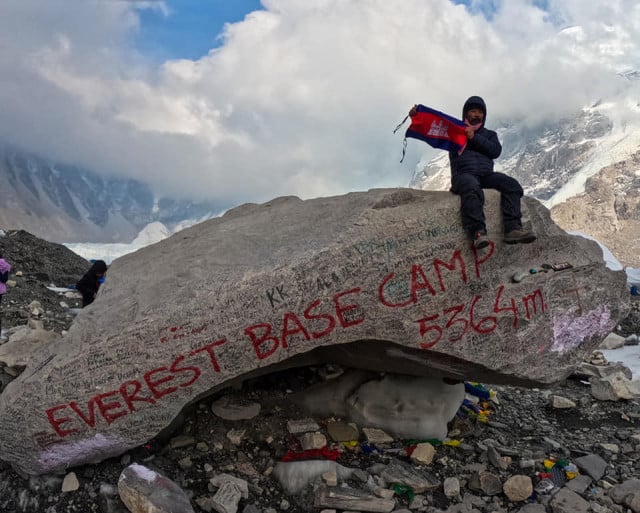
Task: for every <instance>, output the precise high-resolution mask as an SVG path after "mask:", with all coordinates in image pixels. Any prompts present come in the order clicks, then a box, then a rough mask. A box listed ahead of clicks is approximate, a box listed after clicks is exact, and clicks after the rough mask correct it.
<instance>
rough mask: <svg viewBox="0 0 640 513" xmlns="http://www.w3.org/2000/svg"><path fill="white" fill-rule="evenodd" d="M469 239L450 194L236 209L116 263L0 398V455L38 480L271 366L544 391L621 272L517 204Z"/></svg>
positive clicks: (608, 325) (105, 453)
mask: <svg viewBox="0 0 640 513" xmlns="http://www.w3.org/2000/svg"><path fill="white" fill-rule="evenodd" d="M499 201H500V199H499V195H498V194H493V193H492V192H489V193H488V194H487V207H486V213H487V218H488V221H489V236H490V238H491V239H492V242H491V244H490V245H489V247H488V248H484V249H483V250H479V251H475V250H474V249H473V248H472V247H471V246H470V244H469V243H468V241H466V240H465V238H464V236H463V232H462V228H461V225H460V222H459V214H458V209H459V198H458V197H457V196H454V195H452V194H449V193H446V192H428V191H418V190H411V189H385V190H372V191H369V192H366V193H365V192H363V193H351V194H347V195H345V196H340V197H331V198H319V199H314V200H308V201H302V200H300V199H298V198H295V197H285V198H278V199H275V200H273V201H271V202H269V203H266V204H262V205H255V204H250V205H243V206H241V207H238V208H236V209H234V210H231V211H229V212H227V213H226V214H225V215H224V216H223V217H221V218H218V219H213V220H209V221H206V222H204V223H201V224H199V225H196V226H194V227H192V228H189V229H187V230H184V231H182V232H180V233H178V234H176V235H174V236H172V237H170V238H169V239H166V240H164V241H162V242H160V243H157V244H155V245H153V246H149V247H147V248H144V249H142V250H140V251H137V252H135V253H132V254H129V255H127V256H125V257H122V258H120V259H118V260H117V261H115V262H114V263H113V265H112V266H111V268H110V269H109V272H108V277H107V281H106V283H105V284H104V286H103V287H102V288H101V289H100V293H99V295H98V297H97V299H96V301H95V302H94V303H93V304H92V305H90V306H89V307H88V308H86V309H84V310H83V311H82V312H81V313H80V314H79V315H78V317H77V319H76V320H75V321H74V324H73V325H72V327H71V329H70V330H69V332H68V334H66V335H65V336H64V337H62V339H61V340H60V341H59V342H56V343H55V344H52V345H50V346H48V347H47V349H46V350H45V351H42V352H40V353H38V354H36V355H34V357H33V359H32V361H31V362H30V363H29V365H27V367H26V369H25V370H24V372H23V373H22V374H21V375H20V376H19V378H17V379H16V380H14V381H13V382H12V383H11V384H10V385H9V387H7V389H6V390H5V392H4V393H3V394H2V396H0V458H1V459H3V460H5V461H9V462H11V463H12V464H14V465H15V466H16V467H17V468H19V469H21V470H23V471H25V472H27V473H30V474H38V473H45V472H51V471H54V470H60V469H63V468H65V467H69V466H73V465H78V464H82V463H88V462H96V461H99V460H102V459H105V458H107V457H111V456H115V455H118V454H121V453H122V452H124V451H126V450H128V449H130V448H132V447H135V446H137V445H140V444H142V443H144V442H146V441H147V440H149V439H150V438H152V437H153V436H155V435H156V434H157V433H159V432H160V431H161V430H162V429H163V428H165V427H167V426H168V425H169V424H170V423H171V421H172V420H173V419H174V418H175V417H176V416H177V414H178V413H179V412H180V410H181V409H182V408H183V407H184V406H185V405H186V404H188V403H189V402H190V401H192V400H194V399H195V398H197V397H198V398H199V397H202V396H203V395H205V394H207V393H211V392H213V391H215V390H219V389H220V388H223V387H225V386H229V385H230V384H231V383H232V382H233V381H234V380H236V381H237V380H241V379H243V378H245V379H246V378H248V377H252V376H256V375H259V374H264V373H268V372H272V371H274V370H278V369H281V368H284V367H290V366H296V365H306V364H311V363H320V362H335V363H340V364H343V365H347V366H350V367H361V368H366V369H372V370H384V371H388V372H395V373H404V374H413V375H417V376H427V375H428V376H434V375H435V376H438V375H440V376H446V377H450V378H454V379H459V380H462V379H471V380H481V381H483V382H486V383H510V384H520V385H530V386H535V385H540V384H545V383H551V382H555V381H558V380H561V379H563V378H565V377H566V376H567V375H568V374H569V373H570V372H571V371H572V369H573V367H574V366H575V365H576V364H577V362H579V361H580V359H581V358H582V356H583V355H584V354H585V353H586V352H588V351H590V350H591V349H593V348H594V347H595V346H596V345H597V344H598V343H599V342H600V341H601V340H602V339H603V338H604V337H605V336H606V335H607V334H608V333H609V332H610V331H611V330H612V329H613V328H614V326H615V324H616V322H617V321H618V319H620V318H621V317H623V316H624V315H625V314H626V311H627V309H628V292H627V290H626V287H625V283H626V281H625V274H624V272H621V271H620V272H614V271H610V270H609V269H607V268H606V267H605V265H604V262H603V259H602V252H601V250H600V249H599V247H598V245H597V244H596V243H595V242H593V241H590V240H587V239H584V238H580V237H576V236H570V235H567V234H566V233H565V232H564V231H562V230H561V229H560V228H559V227H557V226H556V225H555V224H554V223H553V222H552V221H551V220H550V217H549V213H548V211H547V210H546V208H544V207H543V206H542V205H541V204H540V203H538V202H537V201H535V200H533V199H531V198H525V201H524V202H523V208H524V213H525V220H526V221H527V223H528V224H530V226H531V228H532V229H533V230H534V231H535V232H536V234H537V236H538V239H537V241H536V242H534V243H532V244H528V245H518V246H508V245H505V244H503V243H502V241H501V237H500V234H501V233H502V227H501V225H500V219H499V217H500V216H499Z"/></svg>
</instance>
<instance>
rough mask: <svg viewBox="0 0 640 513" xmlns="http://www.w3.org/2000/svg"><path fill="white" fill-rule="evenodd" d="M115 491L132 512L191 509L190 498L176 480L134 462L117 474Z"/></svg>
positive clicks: (186, 512)
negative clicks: (116, 490)
mask: <svg viewBox="0 0 640 513" xmlns="http://www.w3.org/2000/svg"><path fill="white" fill-rule="evenodd" d="M118 493H119V494H120V499H121V500H122V502H123V503H124V505H125V506H126V507H127V508H128V509H129V511H131V513H148V512H158V513H170V512H174V511H179V512H180V513H194V511H193V508H192V507H191V503H190V502H189V498H188V497H187V495H186V494H185V493H184V491H183V490H182V489H181V488H180V487H179V486H178V485H177V484H175V483H174V482H173V481H171V480H170V479H168V478H166V477H165V476H162V475H160V474H158V473H157V472H155V471H154V470H151V469H150V468H147V467H145V466H143V465H139V464H137V463H133V464H132V465H129V466H128V467H126V468H125V469H124V470H123V471H122V473H121V474H120V478H119V479H118Z"/></svg>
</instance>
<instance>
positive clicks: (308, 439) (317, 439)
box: [298, 433, 327, 451]
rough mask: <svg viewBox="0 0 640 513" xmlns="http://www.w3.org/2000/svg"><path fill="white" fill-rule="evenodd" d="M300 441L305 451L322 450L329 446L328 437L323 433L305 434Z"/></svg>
mask: <svg viewBox="0 0 640 513" xmlns="http://www.w3.org/2000/svg"><path fill="white" fill-rule="evenodd" d="M298 440H300V445H301V446H302V449H303V450H304V451H308V450H311V449H322V448H323V447H325V446H326V445H327V437H326V436H324V435H323V434H322V433H304V434H303V435H302V436H301V437H299V438H298Z"/></svg>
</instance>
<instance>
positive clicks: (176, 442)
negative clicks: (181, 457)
mask: <svg viewBox="0 0 640 513" xmlns="http://www.w3.org/2000/svg"><path fill="white" fill-rule="evenodd" d="M195 443H196V439H195V438H193V437H192V436H188V435H180V436H176V437H174V438H172V439H171V440H170V442H169V446H170V447H171V448H172V449H181V448H182V447H189V446H191V445H194V444H195Z"/></svg>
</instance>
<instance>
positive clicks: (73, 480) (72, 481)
mask: <svg viewBox="0 0 640 513" xmlns="http://www.w3.org/2000/svg"><path fill="white" fill-rule="evenodd" d="M78 488H80V482H79V481H78V478H77V476H76V473H75V472H69V473H68V474H67V475H66V476H64V480H63V481H62V491H63V492H75V491H76V490H77V489H78Z"/></svg>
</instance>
